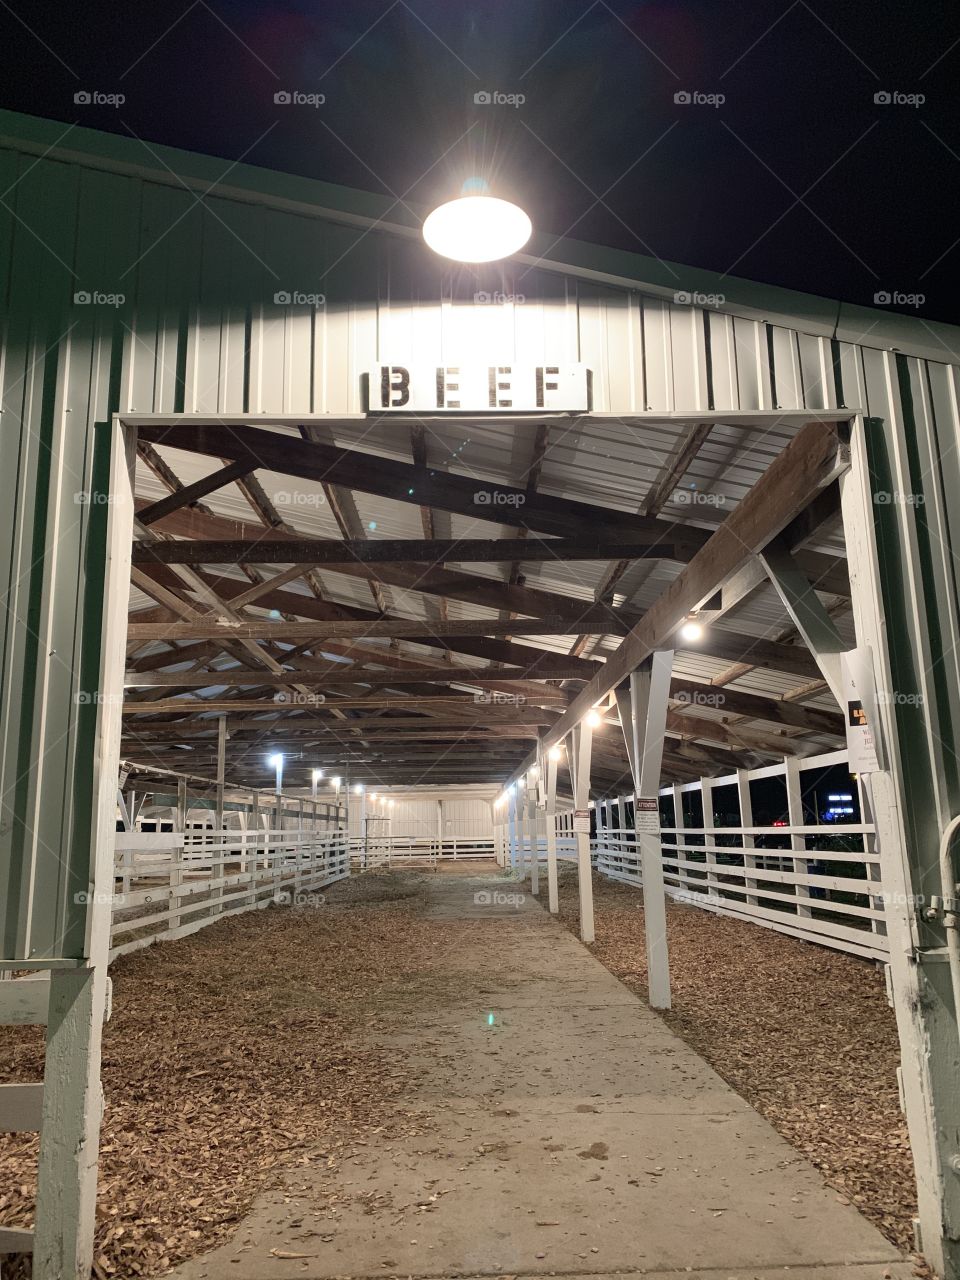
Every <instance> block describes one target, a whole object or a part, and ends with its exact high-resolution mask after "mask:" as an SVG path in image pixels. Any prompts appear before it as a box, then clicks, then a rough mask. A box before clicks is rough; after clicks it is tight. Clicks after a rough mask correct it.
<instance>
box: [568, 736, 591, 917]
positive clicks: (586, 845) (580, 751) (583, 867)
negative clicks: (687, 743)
mask: <svg viewBox="0 0 960 1280" xmlns="http://www.w3.org/2000/svg"><path fill="white" fill-rule="evenodd" d="M570 737H571V743H570V748H569V752H570V754H569V761H570V765H571V769H572V772H573V807H574V810H575V815H574V830H575V832H576V841H577V882H578V884H579V888H580V937H581V939H582V941H584V942H593V941H594V937H595V934H594V921H593V879H592V868H591V866H590V826H589V807H590V764H591V756H592V754H593V729H592V728H591V726H590V724H589V723H588V721H587V719H586V718H584V719H583V720H581V721H580V723H579V724H578V725H576V726H575V727H574V729H573V732H572V733H571V735H570ZM576 813H579V814H580V815H581V816H580V818H577V817H576ZM584 813H587V814H588V817H587V818H586V819H584V818H583V814H584ZM584 826H586V830H584Z"/></svg>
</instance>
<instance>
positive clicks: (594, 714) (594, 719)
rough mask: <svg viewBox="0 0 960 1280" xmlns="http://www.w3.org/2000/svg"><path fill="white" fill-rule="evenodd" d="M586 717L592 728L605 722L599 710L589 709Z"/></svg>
mask: <svg viewBox="0 0 960 1280" xmlns="http://www.w3.org/2000/svg"><path fill="white" fill-rule="evenodd" d="M586 719H587V724H588V726H589V727H590V728H591V729H596V728H597V727H598V725H600V724H602V723H603V721H602V719H601V716H600V712H599V711H588V712H587V717H586Z"/></svg>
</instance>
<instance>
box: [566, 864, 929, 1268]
mask: <svg viewBox="0 0 960 1280" xmlns="http://www.w3.org/2000/svg"><path fill="white" fill-rule="evenodd" d="M593 892H594V910H595V931H596V942H595V943H594V945H593V947H592V948H591V950H592V951H593V953H594V954H595V955H596V956H597V958H598V959H599V960H600V961H602V963H603V964H604V965H605V966H606V967H607V968H608V969H609V970H610V971H611V972H612V973H615V974H616V975H617V977H618V978H620V979H621V980H622V981H623V982H624V983H625V984H626V985H627V986H628V987H630V988H631V990H634V991H636V992H638V993H639V994H641V995H643V996H644V997H645V996H646V980H647V973H646V968H647V966H646V954H645V951H644V937H643V895H642V893H640V892H639V891H638V890H637V889H634V888H631V887H630V886H629V885H623V884H617V883H616V882H614V881H610V880H607V879H604V878H603V877H600V876H596V875H595V876H594V884H593ZM544 894H545V889H544ZM579 916H580V911H579V898H578V893H577V879H576V872H575V870H574V868H573V867H570V866H565V867H561V876H560V918H561V920H562V921H563V922H564V923H565V924H566V925H567V926H568V927H569V928H570V929H572V930H574V931H576V930H577V929H578V928H579ZM667 945H668V948H669V953H670V971H671V979H672V984H673V1008H672V1010H671V1011H670V1012H669V1013H667V1014H666V1015H665V1019H666V1021H667V1023H668V1024H669V1025H670V1026H671V1027H672V1028H673V1030H674V1031H676V1032H677V1034H678V1035H680V1036H681V1037H682V1038H683V1039H684V1040H686V1042H687V1043H688V1044H690V1045H692V1046H693V1048H695V1049H696V1050H697V1051H698V1052H699V1053H700V1054H702V1056H703V1057H704V1058H705V1059H706V1060H707V1062H709V1063H710V1065H711V1066H712V1067H713V1068H714V1070H715V1071H716V1072H717V1073H718V1074H719V1075H721V1076H722V1077H723V1078H724V1080H726V1081H727V1082H728V1083H729V1084H731V1085H732V1086H733V1087H734V1088H735V1089H736V1090H737V1092H738V1093H739V1094H740V1095H741V1096H742V1097H744V1098H746V1099H747V1101H748V1102H749V1103H750V1104H751V1105H752V1106H754V1107H755V1108H756V1109H757V1110H758V1111H759V1112H760V1114H761V1115H763V1116H765V1117H766V1118H767V1119H768V1120H769V1121H770V1123H771V1124H772V1125H773V1126H774V1128H775V1129H777V1131H778V1132H779V1133H781V1134H782V1135H783V1136H784V1137H785V1138H786V1139H787V1141H788V1142H790V1143H791V1144H792V1145H793V1146H794V1147H796V1148H797V1149H798V1150H799V1151H802V1152H803V1154H804V1155H805V1156H807V1157H808V1159H810V1160H811V1161H812V1163H813V1164H814V1165H816V1167H817V1168H818V1169H820V1170H821V1172H822V1173H823V1174H824V1175H825V1177H826V1179H827V1181H828V1182H829V1183H830V1185H831V1186H833V1187H836V1188H837V1190H838V1191H839V1192H840V1194H841V1195H842V1196H844V1197H846V1198H849V1200H850V1202H851V1203H852V1204H855V1205H856V1206H857V1208H858V1209H859V1210H860V1211H861V1213H863V1214H864V1216H865V1217H867V1218H869V1219H870V1221H871V1222H873V1223H875V1224H876V1226H877V1227H879V1229H880V1230H881V1231H882V1232H883V1234H884V1235H885V1236H886V1237H887V1239H888V1240H891V1241H892V1242H893V1243H894V1244H896V1245H898V1246H899V1247H900V1248H901V1249H903V1250H904V1251H909V1250H910V1249H912V1248H913V1227H912V1223H911V1219H912V1217H913V1215H914V1214H915V1213H916V1207H917V1205H916V1192H915V1187H914V1176H913V1160H912V1157H911V1154H910V1144H909V1141H908V1138H907V1129H906V1124H905V1122H904V1118H903V1114H902V1112H901V1110H900V1101H899V1096H898V1091H897V1067H898V1065H899V1061H900V1053H899V1043H898V1039H897V1028H896V1022H895V1020H894V1016H893V1010H892V1009H891V1008H890V1006H889V1004H888V1003H887V997H886V991H885V985H884V979H883V973H882V970H881V969H880V967H879V966H878V965H876V964H873V963H871V962H869V961H866V960H860V959H857V958H856V957H853V956H848V955H845V954H843V953H841V952H839V951H829V950H827V948H825V947H818V946H814V945H813V944H811V943H806V942H799V941H797V940H796V939H793V938H788V937H785V936H784V935H783V934H779V933H775V932H774V931H773V930H770V929H764V928H761V927H759V926H757V925H752V924H746V923H743V922H741V921H739V920H731V919H729V918H727V917H723V916H715V915H713V914H711V913H710V912H707V911H703V910H701V909H700V908H698V907H688V906H681V905H678V904H677V903H673V902H670V901H669V900H668V904H667Z"/></svg>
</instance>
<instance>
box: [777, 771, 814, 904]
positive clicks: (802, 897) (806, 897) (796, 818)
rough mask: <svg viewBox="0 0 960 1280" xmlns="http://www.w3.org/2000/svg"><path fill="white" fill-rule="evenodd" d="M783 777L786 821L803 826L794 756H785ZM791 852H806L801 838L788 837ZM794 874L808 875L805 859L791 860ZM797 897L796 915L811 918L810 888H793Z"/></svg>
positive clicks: (798, 777) (801, 886) (799, 886)
mask: <svg viewBox="0 0 960 1280" xmlns="http://www.w3.org/2000/svg"><path fill="white" fill-rule="evenodd" d="M783 776H784V781H785V782H786V784H787V821H788V822H789V823H790V826H791V827H802V826H803V797H802V795H801V791H800V761H799V760H798V759H797V757H796V756H785V757H784V760H783ZM790 849H791V851H796V852H803V853H805V852H806V850H807V842H806V840H805V839H804V837H803V836H795V835H791V836H790ZM791 865H792V867H793V871H794V874H796V873H797V872H801V873H802V874H803V875H808V874H809V872H810V864H809V862H808V861H807V860H806V858H794V859H793V860H792V864H791ZM795 890H796V896H797V899H798V901H797V915H798V916H811V915H813V912H812V911H811V910H810V906H809V902H810V887H809V885H805V884H798V885H796V886H795Z"/></svg>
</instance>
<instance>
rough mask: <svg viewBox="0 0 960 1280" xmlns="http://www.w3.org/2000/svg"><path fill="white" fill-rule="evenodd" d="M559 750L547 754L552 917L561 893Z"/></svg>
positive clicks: (549, 884) (547, 820)
mask: <svg viewBox="0 0 960 1280" xmlns="http://www.w3.org/2000/svg"><path fill="white" fill-rule="evenodd" d="M559 754H560V752H559V749H558V748H556V747H551V749H550V750H549V751H548V752H547V761H546V764H547V795H546V809H545V810H544V818H545V820H546V827H547V905H548V906H549V908H550V913H551V915H556V914H557V912H558V911H559V910H560V893H559V888H558V884H557V757H558V756H559Z"/></svg>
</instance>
